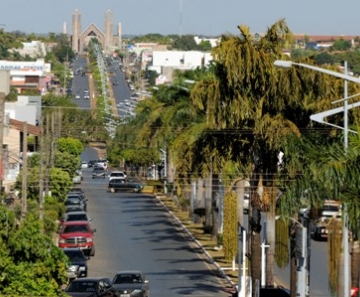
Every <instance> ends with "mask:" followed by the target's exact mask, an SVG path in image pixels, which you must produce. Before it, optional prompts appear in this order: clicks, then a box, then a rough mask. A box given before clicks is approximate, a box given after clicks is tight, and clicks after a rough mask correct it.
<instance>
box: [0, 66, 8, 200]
mask: <svg viewBox="0 0 360 297" xmlns="http://www.w3.org/2000/svg"><path fill="white" fill-rule="evenodd" d="M9 92H10V72H9V71H8V70H7V71H5V70H2V71H0V194H2V192H3V179H4V150H3V142H4V124H5V123H4V122H5V96H6V95H7V94H9Z"/></svg>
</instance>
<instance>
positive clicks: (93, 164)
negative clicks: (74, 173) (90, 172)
mask: <svg viewBox="0 0 360 297" xmlns="http://www.w3.org/2000/svg"><path fill="white" fill-rule="evenodd" d="M95 164H96V160H90V161H89V162H88V167H94V166H95Z"/></svg>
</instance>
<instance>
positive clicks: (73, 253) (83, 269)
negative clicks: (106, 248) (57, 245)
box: [63, 248, 88, 280]
mask: <svg viewBox="0 0 360 297" xmlns="http://www.w3.org/2000/svg"><path fill="white" fill-rule="evenodd" d="M63 251H64V253H65V255H66V256H67V257H68V258H69V261H70V266H69V267H67V269H66V272H67V275H68V277H69V279H70V280H72V279H75V278H79V277H87V274H88V265H87V261H88V258H87V257H86V256H85V254H84V252H83V251H82V250H81V249H79V248H65V249H63Z"/></svg>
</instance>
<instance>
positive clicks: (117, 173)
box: [109, 171, 126, 181]
mask: <svg viewBox="0 0 360 297" xmlns="http://www.w3.org/2000/svg"><path fill="white" fill-rule="evenodd" d="M114 178H119V179H126V174H125V172H124V171H112V172H111V173H110V174H109V181H111V180H112V179H114Z"/></svg>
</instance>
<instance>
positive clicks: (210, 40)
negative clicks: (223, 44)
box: [194, 36, 220, 47]
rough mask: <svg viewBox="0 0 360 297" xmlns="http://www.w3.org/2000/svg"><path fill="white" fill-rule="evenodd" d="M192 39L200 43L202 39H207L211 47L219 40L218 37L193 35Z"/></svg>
mask: <svg viewBox="0 0 360 297" xmlns="http://www.w3.org/2000/svg"><path fill="white" fill-rule="evenodd" d="M194 40H195V42H196V44H200V43H201V42H203V41H209V42H210V44H211V47H215V46H217V45H218V43H219V42H220V38H202V37H199V36H194Z"/></svg>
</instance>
